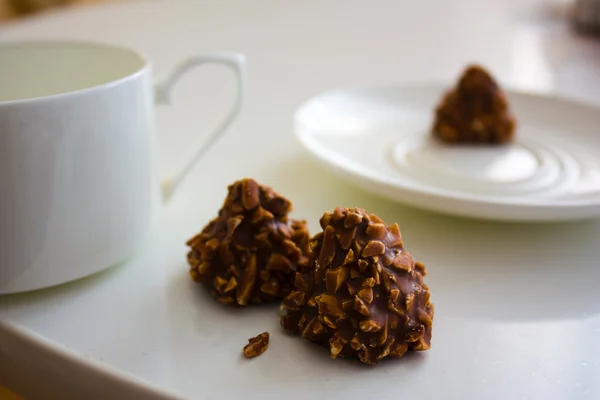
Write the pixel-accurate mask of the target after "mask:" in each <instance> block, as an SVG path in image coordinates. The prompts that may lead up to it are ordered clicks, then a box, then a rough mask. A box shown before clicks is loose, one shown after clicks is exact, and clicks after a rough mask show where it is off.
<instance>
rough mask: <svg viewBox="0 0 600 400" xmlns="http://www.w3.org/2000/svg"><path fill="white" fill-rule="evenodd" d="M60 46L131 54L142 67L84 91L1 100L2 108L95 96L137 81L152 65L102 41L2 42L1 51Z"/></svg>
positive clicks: (142, 56)
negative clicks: (17, 47)
mask: <svg viewBox="0 0 600 400" xmlns="http://www.w3.org/2000/svg"><path fill="white" fill-rule="evenodd" d="M60 45H67V46H82V47H97V48H104V49H110V50H118V51H122V52H127V53H130V54H131V55H134V56H135V57H137V58H139V60H140V64H141V67H140V68H138V69H136V70H134V71H133V72H131V73H129V74H126V75H124V76H122V77H120V78H117V79H113V80H111V81H108V82H104V83H100V84H96V85H93V86H89V87H85V88H82V89H75V90H69V91H67V92H62V93H55V94H48V95H43V96H37V97H30V98H25V99H15V100H4V101H1V100H0V107H3V106H11V105H20V104H24V103H41V102H46V101H54V100H63V99H72V98H77V97H82V96H86V95H91V94H94V93H96V92H99V91H102V90H106V89H110V88H113V87H115V86H118V85H120V84H122V83H124V82H126V81H129V80H132V79H135V78H137V77H139V76H140V75H142V74H144V72H145V71H147V70H148V69H149V68H150V65H151V64H150V60H149V59H148V57H146V55H144V54H143V53H142V52H139V51H137V50H134V49H132V48H130V47H127V46H123V45H119V44H113V43H107V42H102V41H94V40H76V39H43V40H39V39H32V40H7V41H0V49H1V48H8V47H16V46H60Z"/></svg>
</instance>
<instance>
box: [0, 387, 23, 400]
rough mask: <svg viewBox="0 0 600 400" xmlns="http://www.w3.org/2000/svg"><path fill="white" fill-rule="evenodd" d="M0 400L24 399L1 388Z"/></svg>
mask: <svg viewBox="0 0 600 400" xmlns="http://www.w3.org/2000/svg"><path fill="white" fill-rule="evenodd" d="M0 400H23V398H22V397H19V396H17V395H16V394H15V393H13V392H11V391H10V390H8V389H7V388H5V387H4V386H0Z"/></svg>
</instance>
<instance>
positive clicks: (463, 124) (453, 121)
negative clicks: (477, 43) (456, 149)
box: [433, 65, 516, 144]
mask: <svg viewBox="0 0 600 400" xmlns="http://www.w3.org/2000/svg"><path fill="white" fill-rule="evenodd" d="M515 127H516V122H515V118H514V116H513V115H512V114H511V112H510V109H509V104H508V100H507V99H506V96H505V95H504V93H503V91H502V89H501V88H500V86H499V85H498V83H496V81H495V80H494V78H492V76H491V75H490V73H489V72H487V71H486V70H485V69H483V68H482V67H480V66H477V65H472V66H469V67H468V68H467V69H466V70H465V71H464V73H463V75H462V76H461V78H460V80H459V82H458V85H457V86H456V87H455V88H453V89H452V90H450V91H449V92H448V93H446V94H445V95H444V97H443V98H442V100H441V103H440V104H439V105H438V107H437V109H436V110H435V122H434V126H433V134H434V135H435V136H436V137H438V138H439V139H441V140H442V141H444V142H447V143H479V144H501V143H507V142H510V141H511V140H512V139H513V137H514V133H515Z"/></svg>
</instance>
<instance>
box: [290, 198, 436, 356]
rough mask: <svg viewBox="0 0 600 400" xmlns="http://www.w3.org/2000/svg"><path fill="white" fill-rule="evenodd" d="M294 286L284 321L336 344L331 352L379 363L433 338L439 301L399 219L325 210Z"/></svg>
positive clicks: (423, 345)
mask: <svg viewBox="0 0 600 400" xmlns="http://www.w3.org/2000/svg"><path fill="white" fill-rule="evenodd" d="M320 222H321V227H322V228H323V232H320V233H318V234H317V235H315V236H314V237H313V238H312V239H311V240H310V243H309V249H310V250H309V252H310V253H309V257H310V261H309V263H308V264H304V265H302V266H299V267H298V272H296V278H295V282H294V286H295V287H294V290H293V291H291V292H290V293H289V294H288V295H287V296H286V297H285V299H284V300H283V302H282V306H281V311H282V315H281V325H282V327H283V328H284V329H286V330H288V331H291V332H296V333H300V335H301V336H302V337H303V338H306V339H308V340H311V341H313V342H315V343H317V344H320V345H322V346H326V347H329V349H330V354H331V357H333V358H336V357H358V358H359V359H360V361H362V362H363V363H366V364H376V363H377V362H378V361H379V360H381V359H383V358H384V357H401V356H402V355H403V354H404V353H405V352H406V351H407V350H427V349H429V348H430V345H431V329H432V322H433V321H432V320H433V304H432V303H431V302H430V301H429V296H430V293H429V288H428V287H427V285H426V284H425V283H424V282H423V276H424V275H425V267H424V266H423V264H421V263H418V262H415V261H414V260H413V257H412V256H411V255H410V254H409V253H408V252H407V251H405V250H404V247H403V244H402V237H401V235H400V229H399V228H398V225H397V224H393V225H391V226H389V227H387V226H386V225H385V224H384V223H383V221H382V220H381V219H379V218H378V217H377V216H375V215H373V214H370V215H369V214H367V213H366V212H365V211H364V210H363V209H360V208H352V209H350V208H336V209H335V211H334V212H333V213H328V212H327V213H325V214H324V215H323V217H322V218H321V221H320Z"/></svg>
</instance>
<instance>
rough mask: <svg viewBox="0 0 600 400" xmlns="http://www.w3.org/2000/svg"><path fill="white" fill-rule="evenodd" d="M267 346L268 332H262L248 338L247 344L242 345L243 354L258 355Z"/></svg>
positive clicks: (248, 355) (251, 356) (247, 355)
mask: <svg viewBox="0 0 600 400" xmlns="http://www.w3.org/2000/svg"><path fill="white" fill-rule="evenodd" d="M267 347H269V332H263V333H261V334H260V335H258V336H255V337H252V338H250V339H248V344H247V345H246V346H244V349H243V352H244V355H245V356H246V357H248V358H254V357H256V356H260V355H261V354H262V353H264V352H265V351H266V350H267Z"/></svg>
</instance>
